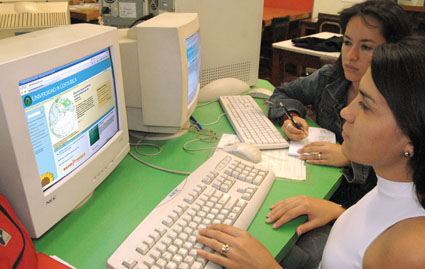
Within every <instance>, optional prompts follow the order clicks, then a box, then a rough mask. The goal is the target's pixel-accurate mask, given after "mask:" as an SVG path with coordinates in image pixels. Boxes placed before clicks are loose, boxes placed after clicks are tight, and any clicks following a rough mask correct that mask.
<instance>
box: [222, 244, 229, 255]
mask: <svg viewBox="0 0 425 269" xmlns="http://www.w3.org/2000/svg"><path fill="white" fill-rule="evenodd" d="M229 250H230V247H229V245H228V244H223V246H222V247H221V254H223V255H226V254H227V252H229Z"/></svg>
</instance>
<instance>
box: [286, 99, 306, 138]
mask: <svg viewBox="0 0 425 269" xmlns="http://www.w3.org/2000/svg"><path fill="white" fill-rule="evenodd" d="M279 105H280V106H281V107H282V108H283V111H284V112H285V114H286V116H288V118H289V119H290V120H291V122H292V124H293V125H294V127H295V128H297V129H298V130H301V131H303V133H304V135H305V137H308V135H307V132H306V131H305V130H304V128H303V127H302V126H301V124H299V123H298V122H296V121H295V119H294V117H293V116H292V115H291V113H290V112H289V111H288V109H287V108H286V106H284V105H283V104H282V102H279Z"/></svg>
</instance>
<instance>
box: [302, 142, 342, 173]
mask: <svg viewBox="0 0 425 269" xmlns="http://www.w3.org/2000/svg"><path fill="white" fill-rule="evenodd" d="M298 153H300V154H303V153H309V154H308V155H301V156H300V157H299V159H300V160H306V161H307V162H308V163H311V164H319V165H329V166H335V167H344V166H347V165H349V164H350V161H349V160H348V159H347V158H346V157H345V155H344V154H342V146H341V145H339V144H334V143H330V142H326V141H317V142H311V143H309V144H307V145H305V146H304V147H303V148H301V149H300V150H298ZM319 153H320V154H319Z"/></svg>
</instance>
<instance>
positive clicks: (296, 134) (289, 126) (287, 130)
mask: <svg viewBox="0 0 425 269" xmlns="http://www.w3.org/2000/svg"><path fill="white" fill-rule="evenodd" d="M294 120H295V122H296V123H298V124H299V125H301V126H302V127H303V129H304V131H303V130H300V129H297V128H296V127H295V126H294V124H293V123H292V121H291V120H290V119H288V120H286V121H284V122H283V124H282V131H283V133H284V134H285V135H286V136H287V137H288V138H289V139H290V140H294V141H298V140H302V139H304V138H306V134H307V135H308V124H307V122H306V121H305V119H303V118H301V117H298V116H294Z"/></svg>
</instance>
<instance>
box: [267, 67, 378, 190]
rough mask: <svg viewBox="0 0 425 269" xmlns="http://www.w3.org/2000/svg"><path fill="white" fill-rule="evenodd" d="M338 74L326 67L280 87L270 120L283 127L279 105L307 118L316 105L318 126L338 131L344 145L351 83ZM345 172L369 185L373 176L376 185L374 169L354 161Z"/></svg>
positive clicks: (276, 91) (354, 181)
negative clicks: (309, 107)
mask: <svg viewBox="0 0 425 269" xmlns="http://www.w3.org/2000/svg"><path fill="white" fill-rule="evenodd" d="M335 74H337V72H336V66H335V65H325V66H323V67H322V68H320V69H319V70H317V71H316V72H314V73H313V74H311V75H310V76H307V77H301V78H298V79H297V80H295V81H293V82H290V83H286V84H284V85H283V86H281V87H277V88H276V89H275V91H274V93H273V95H272V96H271V97H270V100H271V101H272V102H273V105H272V106H271V107H270V109H269V118H270V119H271V120H272V121H273V122H275V123H278V124H279V125H280V126H281V125H282V124H283V122H282V116H283V114H284V113H283V109H282V108H281V107H280V105H279V102H282V103H283V104H284V105H285V106H286V107H287V108H288V110H289V111H291V112H297V113H298V114H299V115H300V116H301V117H305V115H306V110H305V107H304V106H306V105H313V107H314V109H315V111H316V121H317V124H319V125H320V126H321V127H322V128H325V129H328V130H330V131H332V132H334V133H335V135H336V139H337V141H338V142H339V143H342V141H343V138H342V124H343V119H342V118H341V116H340V111H341V110H342V109H343V108H344V107H345V106H346V105H347V92H348V89H349V87H350V83H351V82H350V81H348V80H346V79H345V77H344V74H343V73H341V74H340V75H335ZM342 173H343V175H344V177H345V179H346V180H347V181H348V183H355V184H365V183H366V181H367V180H368V177H369V176H371V177H372V181H373V180H374V181H375V182H376V176H375V174H374V172H373V170H372V168H371V167H370V166H365V165H361V164H357V163H354V162H351V166H348V167H344V168H343V169H342ZM373 178H375V179H373ZM372 185H373V183H372ZM368 189H369V188H368ZM363 194H364V193H363ZM359 198H361V197H359Z"/></svg>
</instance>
